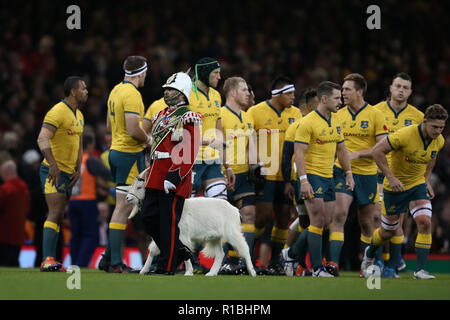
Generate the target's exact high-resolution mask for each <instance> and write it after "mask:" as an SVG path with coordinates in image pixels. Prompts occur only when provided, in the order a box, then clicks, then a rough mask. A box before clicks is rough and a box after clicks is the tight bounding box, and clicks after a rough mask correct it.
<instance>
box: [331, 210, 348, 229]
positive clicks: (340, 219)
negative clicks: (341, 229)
mask: <svg viewBox="0 0 450 320" xmlns="http://www.w3.org/2000/svg"><path fill="white" fill-rule="evenodd" d="M346 219H347V214H346V212H345V211H343V210H336V212H335V214H334V216H333V225H334V226H344V224H345V220H346Z"/></svg>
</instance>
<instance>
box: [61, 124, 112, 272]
mask: <svg viewBox="0 0 450 320" xmlns="http://www.w3.org/2000/svg"><path fill="white" fill-rule="evenodd" d="M94 150H95V136H94V135H93V133H92V132H91V133H85V134H84V135H83V158H82V163H81V177H80V179H79V180H78V181H77V183H76V184H75V185H74V187H73V189H72V197H71V198H70V201H69V209H68V212H67V214H68V216H69V219H70V229H71V239H70V255H71V258H72V264H73V265H77V266H79V267H87V266H88V265H89V262H90V261H91V257H92V254H93V253H94V250H95V248H96V247H97V245H98V241H99V210H98V207H97V193H98V189H99V187H98V185H99V184H100V185H101V186H103V189H106V190H108V181H110V180H111V174H110V171H109V169H108V168H106V167H105V165H104V164H103V163H102V161H101V160H100V159H99V158H97V157H95V156H92V154H93V151H94ZM106 194H107V191H106V192H105V193H104V197H106Z"/></svg>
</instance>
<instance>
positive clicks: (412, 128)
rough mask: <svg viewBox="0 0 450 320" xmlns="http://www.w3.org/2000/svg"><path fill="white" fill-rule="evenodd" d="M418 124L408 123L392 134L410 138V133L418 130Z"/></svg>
mask: <svg viewBox="0 0 450 320" xmlns="http://www.w3.org/2000/svg"><path fill="white" fill-rule="evenodd" d="M419 125H420V124H413V125H410V126H407V127H403V128H400V129H398V130H397V131H396V132H394V133H393V134H396V135H397V136H401V137H406V138H408V137H409V138H411V135H412V134H414V133H415V132H417V133H419V132H420V130H419Z"/></svg>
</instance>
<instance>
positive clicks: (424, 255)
mask: <svg viewBox="0 0 450 320" xmlns="http://www.w3.org/2000/svg"><path fill="white" fill-rule="evenodd" d="M416 253H417V268H416V271H420V270H422V269H424V270H425V263H426V262H427V260H428V254H429V253H430V249H424V248H417V247H416Z"/></svg>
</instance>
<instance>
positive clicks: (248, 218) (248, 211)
mask: <svg viewBox="0 0 450 320" xmlns="http://www.w3.org/2000/svg"><path fill="white" fill-rule="evenodd" d="M253 197H254V196H253ZM239 211H240V213H241V217H242V222H243V223H252V224H253V223H255V216H256V213H255V207H254V204H253V205H244V204H243V205H242V208H240V210H239Z"/></svg>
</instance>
